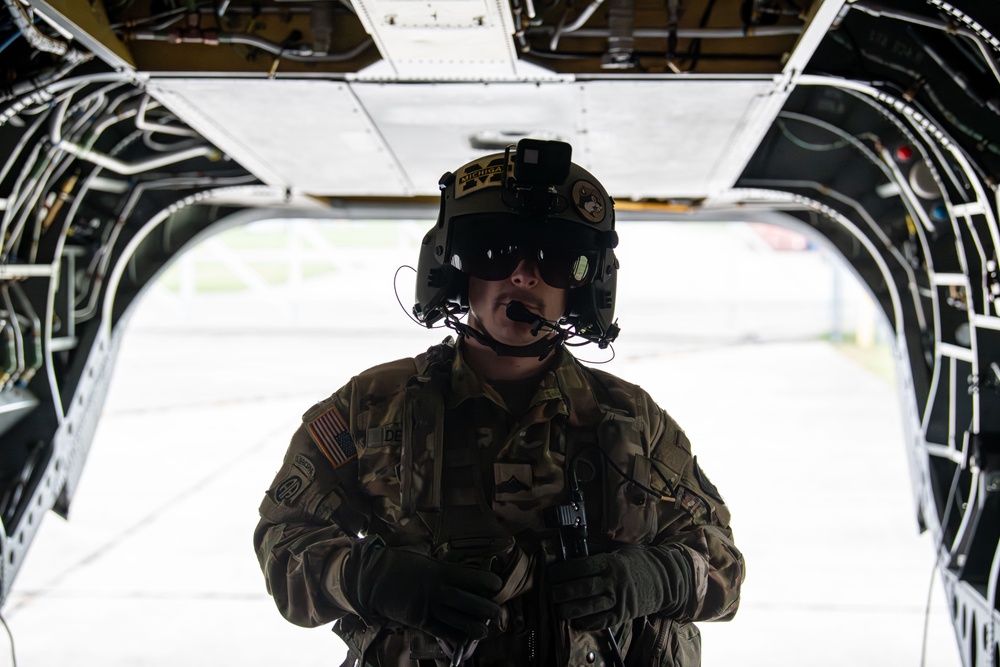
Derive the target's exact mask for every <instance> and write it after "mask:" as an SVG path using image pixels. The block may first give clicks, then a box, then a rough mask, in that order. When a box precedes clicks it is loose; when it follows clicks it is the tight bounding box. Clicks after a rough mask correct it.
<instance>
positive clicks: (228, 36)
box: [125, 30, 375, 63]
mask: <svg viewBox="0 0 1000 667" xmlns="http://www.w3.org/2000/svg"><path fill="white" fill-rule="evenodd" d="M125 36H126V38H128V39H134V40H138V41H154V42H172V43H185V44H206V45H209V46H215V45H218V44H242V45H244V46H252V47H254V48H256V49H260V50H261V51H266V52H268V53H270V54H272V55H274V56H277V57H278V58H283V59H287V60H294V61H296V62H307V63H330V62H344V61H347V60H351V59H353V58H356V57H358V56H359V55H361V54H362V53H364V52H365V51H367V50H368V48H369V47H371V46H372V45H373V44H374V43H375V42H374V41H373V40H372V39H371V37H368V38H366V39H364V40H363V41H362V42H361V43H359V44H358V45H356V46H354V47H353V48H350V49H348V50H347V51H341V52H339V53H318V52H316V51H314V50H312V49H309V48H304V47H298V48H285V47H283V46H281V45H280V44H275V43H274V42H272V41H270V40H267V39H264V38H263V37H258V36H257V35H247V34H243V33H238V32H220V33H214V34H213V33H207V32H206V33H203V34H201V35H200V36H198V37H176V38H175V37H173V36H172V35H171V34H170V33H165V32H154V31H152V30H132V31H127V32H126V33H125Z"/></svg>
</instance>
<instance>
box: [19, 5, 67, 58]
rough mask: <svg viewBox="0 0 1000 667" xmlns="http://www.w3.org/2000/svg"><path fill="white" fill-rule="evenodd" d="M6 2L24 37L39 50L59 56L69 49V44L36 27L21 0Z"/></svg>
mask: <svg viewBox="0 0 1000 667" xmlns="http://www.w3.org/2000/svg"><path fill="white" fill-rule="evenodd" d="M4 4H6V5H7V9H8V10H10V15H11V17H12V18H13V19H14V23H15V24H16V25H17V27H18V29H19V30H20V31H21V34H22V35H24V38H25V39H26V40H28V43H29V44H31V46H32V47H34V48H35V49H38V50H39V51H45V52H47V53H54V54H56V55H57V56H61V55H65V53H66V52H67V51H68V50H69V44H67V43H66V42H64V41H62V40H59V39H53V38H52V37H49V36H48V35H45V34H43V33H42V32H41V31H40V30H39V29H38V28H37V27H36V26H35V22H34V21H32V20H31V17H30V16H28V11H27V10H26V9H25V8H24V6H23V5H22V4H21V3H20V2H19V0H4Z"/></svg>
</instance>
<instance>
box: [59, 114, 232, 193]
mask: <svg viewBox="0 0 1000 667" xmlns="http://www.w3.org/2000/svg"><path fill="white" fill-rule="evenodd" d="M68 106H69V100H68V99H67V100H64V101H63V102H62V103H61V104H60V105H59V108H57V109H56V112H55V114H54V115H53V116H52V121H51V124H50V126H49V138H50V139H51V141H52V145H53V146H54V147H55V148H57V149H59V150H63V151H66V152H67V153H71V154H73V155H75V156H76V157H78V158H80V159H81V160H86V161H87V162H91V163H93V164H96V165H97V166H99V167H102V168H104V169H108V170H110V171H113V172H115V173H116V174H121V175H123V176H133V175H135V174H139V173H142V172H144V171H150V170H153V169H158V168H160V167H165V166H167V165H170V164H175V163H177V162H183V161H184V160H190V159H192V158H196V157H205V156H209V155H215V154H218V151H217V150H216V149H215V148H214V147H212V146H208V145H205V146H197V147H194V148H187V149H184V150H180V151H177V152H174V153H167V154H165V155H159V156H157V157H152V158H148V159H146V160H140V161H138V162H122V161H121V160H118V159H116V158H113V157H111V156H110V155H105V154H104V153H98V152H97V151H93V150H90V149H88V148H85V147H83V146H81V145H79V144H75V143H72V142H70V141H67V140H64V139H63V136H62V119H63V116H64V114H65V112H66V108H67V107H68Z"/></svg>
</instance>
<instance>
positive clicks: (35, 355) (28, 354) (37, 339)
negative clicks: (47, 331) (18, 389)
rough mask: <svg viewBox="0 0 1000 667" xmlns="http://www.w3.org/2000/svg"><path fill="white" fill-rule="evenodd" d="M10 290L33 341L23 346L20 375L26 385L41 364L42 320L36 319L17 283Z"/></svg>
mask: <svg viewBox="0 0 1000 667" xmlns="http://www.w3.org/2000/svg"><path fill="white" fill-rule="evenodd" d="M11 289H13V291H14V296H16V297H17V300H18V303H20V304H21V310H23V311H24V314H25V315H26V316H27V319H28V321H29V322H30V323H31V337H32V338H33V339H34V340H33V344H32V345H30V346H24V356H25V360H24V361H25V370H24V373H23V374H22V375H21V382H22V383H23V384H25V385H27V384H28V383H29V382H31V379H32V378H33V377H34V376H35V373H37V372H38V370H39V369H40V368H41V367H42V363H43V357H42V320H41V318H39V317H38V313H37V312H36V311H35V308H34V306H32V305H31V300H30V299H28V295H27V294H25V293H24V288H22V287H21V285H20V284H19V283H16V282H15V283H11Z"/></svg>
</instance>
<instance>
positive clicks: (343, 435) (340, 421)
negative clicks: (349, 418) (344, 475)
mask: <svg viewBox="0 0 1000 667" xmlns="http://www.w3.org/2000/svg"><path fill="white" fill-rule="evenodd" d="M306 427H307V428H308V429H309V434H310V435H312V439H313V441H314V442H315V443H316V446H317V447H319V450H320V451H321V452H323V456H325V457H326V458H327V460H328V461H330V464H331V465H332V466H333V467H334V469H336V468H339V467H340V466H342V465H344V464H345V463H347V462H348V461H350V460H351V459H353V458H355V457H357V455H358V450H357V447H355V446H354V438H352V437H351V432H350V430H349V429H348V428H347V422H345V421H344V418H343V417H341V416H340V412H338V411H337V408H336V407H335V406H332V405H331V406H330V407H329V408H327V410H326V411H325V412H323V413H322V414H320V415H319V416H318V417H316V418H314V419H312V420H311V421H309V422H307V423H306Z"/></svg>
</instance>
